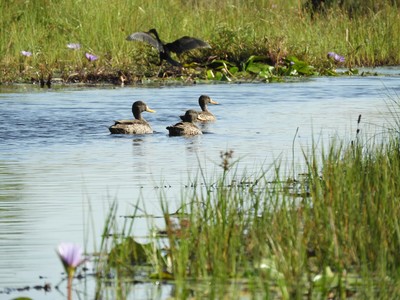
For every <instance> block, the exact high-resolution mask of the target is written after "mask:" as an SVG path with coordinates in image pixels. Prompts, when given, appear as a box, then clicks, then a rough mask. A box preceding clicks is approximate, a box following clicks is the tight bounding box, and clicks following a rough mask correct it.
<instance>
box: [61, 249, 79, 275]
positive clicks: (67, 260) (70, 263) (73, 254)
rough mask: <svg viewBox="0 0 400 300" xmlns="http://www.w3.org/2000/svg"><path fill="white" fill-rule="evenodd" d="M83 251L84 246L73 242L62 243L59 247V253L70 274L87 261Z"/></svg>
mask: <svg viewBox="0 0 400 300" xmlns="http://www.w3.org/2000/svg"><path fill="white" fill-rule="evenodd" d="M82 253H83V250H82V247H81V246H79V245H76V244H72V243H61V244H60V245H58V248H57V254H58V256H59V257H60V259H61V261H62V263H63V265H64V268H65V271H66V272H67V273H68V274H71V273H72V274H73V273H74V272H75V269H76V268H77V267H78V266H79V265H81V264H82V263H83V262H85V258H84V257H83V255H82Z"/></svg>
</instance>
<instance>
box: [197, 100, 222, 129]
mask: <svg viewBox="0 0 400 300" xmlns="http://www.w3.org/2000/svg"><path fill="white" fill-rule="evenodd" d="M207 104H218V102H216V101H214V100H213V99H211V98H210V97H209V96H207V95H201V96H200V98H199V105H200V107H201V112H199V116H198V120H199V121H200V122H213V121H216V120H217V118H216V117H215V116H214V115H213V114H212V113H211V112H210V111H209V110H208V106H207Z"/></svg>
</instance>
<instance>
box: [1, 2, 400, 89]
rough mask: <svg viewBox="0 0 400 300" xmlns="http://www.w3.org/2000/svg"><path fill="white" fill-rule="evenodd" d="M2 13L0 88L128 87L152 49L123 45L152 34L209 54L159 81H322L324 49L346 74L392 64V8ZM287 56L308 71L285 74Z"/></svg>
mask: <svg viewBox="0 0 400 300" xmlns="http://www.w3.org/2000/svg"><path fill="white" fill-rule="evenodd" d="M0 6H1V10H2V12H3V14H2V18H1V20H0V27H1V35H0V40H1V42H0V57H1V60H0V67H1V74H0V82H2V83H4V82H31V81H33V82H41V83H42V85H44V84H45V83H46V82H50V83H51V82H114V83H122V82H124V83H134V82H137V81H141V80H143V79H144V78H147V77H154V76H157V75H158V74H159V73H158V70H159V67H158V66H157V63H158V51H156V50H154V49H152V48H151V47H150V46H148V45H145V44H142V43H131V42H127V41H126V37H127V36H128V35H130V34H131V33H133V32H135V31H147V30H149V29H151V28H156V29H157V30H158V31H159V33H160V34H161V36H162V37H163V39H164V40H165V41H173V40H175V39H177V38H178V37H181V36H186V35H187V36H194V37H197V38H200V39H202V40H204V41H207V42H208V43H209V44H210V45H211V47H212V48H210V49H200V50H194V51H191V52H190V53H188V54H185V55H183V62H184V65H185V67H186V68H185V69H184V70H182V69H179V68H178V69H176V68H171V66H165V67H164V69H163V72H161V74H162V75H161V76H164V77H174V78H184V79H188V78H189V79H208V80H234V79H236V77H238V78H247V79H254V78H257V77H258V76H260V78H261V79H263V80H272V79H274V77H276V76H278V77H281V76H285V75H291V76H293V75H295V76H297V75H311V74H328V75H329V74H334V72H332V70H334V68H335V66H336V64H335V62H332V61H329V60H327V53H328V52H330V51H333V52H336V53H339V54H340V55H342V56H344V57H345V62H344V63H342V64H341V65H342V66H345V67H348V68H350V67H356V66H377V65H398V64H399V62H400V54H399V52H398V51H397V49H399V48H400V45H399V43H400V42H399V41H400V37H399V32H400V28H399V26H400V25H399V24H400V22H399V10H398V3H397V2H396V1H383V0H382V1H363V2H362V3H360V1H356V0H347V1H299V0H291V1H269V0H256V1H244V2H243V1H206V2H202V1H180V0H174V1H158V0H151V1H146V2H143V1H125V0H118V1H113V2H101V3H99V2H97V1H92V0H89V1H86V2H85V3H82V2H80V1H69V2H58V1H51V0H41V1H11V2H10V1H5V2H2V3H1V4H0ZM67 45H68V47H67ZM289 57H294V58H295V59H296V60H298V61H300V62H303V63H302V64H305V65H307V66H312V67H313V68H312V72H311V71H310V70H308V71H307V72H305V73H302V72H298V69H300V68H297V69H296V70H295V71H296V72H293V70H292V69H290V66H291V65H292V62H294V60H293V59H289V61H287V59H288V58H289ZM255 61H256V62H257V64H254V65H253V66H251V65H252V64H253V62H255ZM218 72H219V73H218ZM271 78H272V79H271Z"/></svg>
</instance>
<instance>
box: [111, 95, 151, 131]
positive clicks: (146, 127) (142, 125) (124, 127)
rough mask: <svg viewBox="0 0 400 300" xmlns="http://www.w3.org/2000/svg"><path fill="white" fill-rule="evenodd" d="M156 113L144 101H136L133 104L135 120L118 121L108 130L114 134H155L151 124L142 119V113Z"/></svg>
mask: <svg viewBox="0 0 400 300" xmlns="http://www.w3.org/2000/svg"><path fill="white" fill-rule="evenodd" d="M144 111H147V112H151V113H154V112H155V111H154V110H152V109H150V108H149V107H148V106H147V105H146V103H144V102H143V101H136V102H134V103H133V104H132V113H133V116H134V117H135V119H134V120H118V121H115V124H114V125H112V126H110V127H109V128H108V129H109V130H110V132H111V133H113V134H145V133H153V129H152V128H151V126H150V124H149V123H147V121H146V120H145V119H143V117H142V112H144Z"/></svg>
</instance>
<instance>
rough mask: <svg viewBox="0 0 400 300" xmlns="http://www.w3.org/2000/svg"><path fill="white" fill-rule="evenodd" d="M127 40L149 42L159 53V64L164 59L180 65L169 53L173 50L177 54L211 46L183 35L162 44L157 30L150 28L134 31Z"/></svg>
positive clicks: (174, 64)
mask: <svg viewBox="0 0 400 300" xmlns="http://www.w3.org/2000/svg"><path fill="white" fill-rule="evenodd" d="M126 39H127V40H128V41H141V42H145V43H148V44H150V45H151V46H153V47H154V48H156V49H157V50H158V52H159V53H160V65H161V64H162V62H163V60H166V61H167V62H169V63H170V64H171V65H173V66H178V67H182V64H181V63H180V62H178V61H176V60H174V59H172V57H171V55H170V53H171V52H174V53H176V54H177V55H178V57H179V55H180V54H182V53H183V52H185V51H189V50H192V49H196V48H211V46H210V45H209V44H208V43H206V42H204V41H202V40H200V39H197V38H193V37H189V36H184V37H181V38H180V39H177V40H176V41H174V42H172V43H167V44H164V43H163V42H162V41H161V39H160V37H159V36H158V33H157V30H155V29H150V30H149V31H148V32H135V33H132V34H131V35H129V36H128V37H127V38H126Z"/></svg>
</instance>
